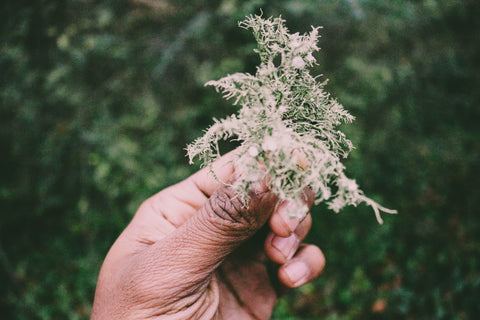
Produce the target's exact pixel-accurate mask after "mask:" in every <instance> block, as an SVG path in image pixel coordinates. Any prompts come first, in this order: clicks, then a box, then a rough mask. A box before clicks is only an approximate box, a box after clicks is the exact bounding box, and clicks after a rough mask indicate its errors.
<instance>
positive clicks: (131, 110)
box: [0, 0, 480, 319]
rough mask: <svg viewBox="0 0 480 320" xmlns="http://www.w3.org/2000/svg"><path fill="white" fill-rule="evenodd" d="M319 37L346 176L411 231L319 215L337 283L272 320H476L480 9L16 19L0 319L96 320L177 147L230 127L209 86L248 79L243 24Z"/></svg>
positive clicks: (212, 8) (459, 1)
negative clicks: (216, 124) (347, 120)
mask: <svg viewBox="0 0 480 320" xmlns="http://www.w3.org/2000/svg"><path fill="white" fill-rule="evenodd" d="M259 8H262V9H263V12H264V14H265V16H272V15H273V16H277V15H280V14H281V15H282V16H283V17H284V18H285V19H286V20H287V25H288V27H289V28H290V30H291V31H292V32H306V31H309V30H310V26H311V25H314V26H318V25H322V26H324V28H323V29H322V38H321V39H320V46H321V47H322V50H321V51H320V52H319V53H318V54H317V56H316V57H317V60H318V62H319V64H318V66H317V67H316V68H315V70H313V72H314V73H316V74H320V73H321V74H323V75H324V76H323V79H327V78H328V79H330V81H329V83H328V85H327V87H326V88H327V90H328V91H329V92H331V93H332V95H333V96H335V97H336V98H338V100H339V101H340V102H341V103H342V104H343V105H344V106H345V108H347V109H348V110H349V111H350V112H351V113H352V114H353V115H355V116H356V117H357V120H356V121H355V122H354V123H353V124H352V125H348V126H345V128H344V130H345V132H346V133H347V134H348V136H349V137H350V138H351V139H352V141H353V142H354V144H355V145H356V147H357V149H356V150H354V151H353V152H352V153H351V155H350V157H349V158H348V160H347V161H346V166H347V168H348V170H347V171H348V175H349V176H351V177H353V178H355V179H356V180H357V181H358V183H359V185H360V186H361V187H362V189H363V190H364V191H365V192H366V194H367V195H369V196H371V197H373V198H374V199H375V200H377V201H378V202H380V203H382V204H384V205H385V206H387V207H391V208H396V209H398V211H399V212H400V213H399V215H395V216H388V215H384V219H385V224H384V225H383V226H380V225H378V224H377V222H376V220H375V217H374V215H373V213H372V212H371V210H370V208H368V207H365V206H360V207H358V208H348V209H347V210H344V211H342V212H341V213H340V214H334V213H332V212H330V211H327V210H326V208H325V207H324V206H322V205H319V206H317V207H316V208H315V209H314V210H313V212H312V214H313V220H314V226H313V230H312V233H311V235H310V238H309V241H310V242H314V243H316V244H318V245H319V246H320V247H321V248H322V249H323V251H324V253H325V256H326V259H327V266H326V269H325V272H324V274H323V276H322V277H321V278H320V279H318V280H317V281H315V282H314V283H312V284H309V285H307V286H305V287H303V288H301V289H299V290H295V291H293V292H291V293H290V294H289V295H288V296H286V297H285V298H283V299H282V300H281V301H280V303H279V305H278V307H277V308H276V310H275V316H274V319H473V318H475V317H476V316H478V314H480V217H479V215H478V210H479V208H480V203H479V202H480V172H479V171H480V170H479V164H480V160H479V156H480V144H479V141H478V140H479V138H480V132H479V131H480V125H479V122H480V121H479V120H480V117H479V115H480V105H479V102H480V90H479V89H480V19H479V18H478V17H479V16H480V2H479V1H477V0H437V1H436V0H423V1H421V0H419V1H413V0H412V1H407V0H397V1H387V0H343V1H340V0H339V1H326V0H324V1H298V0H290V1H288V0H275V1H273V0H272V1H270V0H250V1H235V0H223V1H220V0H217V1H192V0H189V1H173V0H171V1H168V0H164V1H147V0H145V1H141V0H137V1H124V0H115V1H113V0H112V1H92V0H64V1H60V0H56V1H53V0H29V1H26V0H4V1H2V4H1V5H0V170H1V171H0V314H1V318H2V319H88V318H89V314H90V310H91V303H92V300H93V294H94V288H95V283H96V277H97V274H98V271H99V268H100V265H101V262H102V260H103V258H104V256H105V254H106V252H107V250H108V248H109V247H110V245H111V244H112V243H113V241H114V240H115V238H116V237H117V236H118V234H119V233H120V232H121V230H122V229H123V228H124V227H125V226H126V224H127V223H128V221H129V220H130V219H131V217H132V216H133V214H134V213H135V210H136V208H137V207H138V206H139V204H140V203H141V202H142V201H143V200H144V199H146V198H147V197H148V196H150V195H152V194H153V193H155V192H157V191H159V190H161V189H162V188H164V187H166V186H168V185H170V184H172V183H175V182H177V181H180V180H181V179H183V178H185V177H187V176H188V175H189V174H191V173H192V172H194V171H195V170H196V169H197V167H195V166H189V165H188V163H187V159H186V157H185V151H184V147H185V146H186V144H187V143H189V142H191V141H192V140H193V139H194V138H196V137H198V136H200V135H201V134H202V130H203V129H205V128H206V127H207V126H208V125H209V124H211V123H212V117H217V118H220V117H223V116H225V115H227V114H231V113H233V112H234V111H235V108H234V107H232V106H230V105H229V104H228V103H227V102H225V101H223V100H222V98H221V96H220V95H219V94H217V93H215V92H214V90H212V89H211V88H204V87H203V84H204V83H205V82H206V81H207V80H210V79H218V78H219V77H221V76H224V75H226V74H227V73H234V72H254V71H255V66H256V64H257V63H258V58H257V57H256V56H255V54H254V53H253V51H252V50H253V48H254V47H255V43H254V41H253V37H252V36H251V34H250V33H249V32H248V31H245V30H242V29H240V28H238V27H237V26H236V25H237V22H238V21H239V20H241V19H242V18H243V17H244V16H245V15H248V14H251V13H258V12H259Z"/></svg>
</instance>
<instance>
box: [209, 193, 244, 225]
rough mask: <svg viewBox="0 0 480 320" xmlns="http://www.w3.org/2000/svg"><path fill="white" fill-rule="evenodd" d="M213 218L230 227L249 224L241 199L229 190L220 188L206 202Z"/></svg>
mask: <svg viewBox="0 0 480 320" xmlns="http://www.w3.org/2000/svg"><path fill="white" fill-rule="evenodd" d="M208 203H209V206H210V209H211V212H212V213H213V214H214V217H216V218H219V219H220V220H221V221H223V222H227V223H229V224H232V225H237V226H242V225H249V224H251V218H250V217H249V214H248V210H247V208H246V207H245V205H244V204H243V203H242V201H241V199H240V198H239V197H238V196H237V195H236V194H235V193H234V192H233V190H231V189H230V188H228V187H226V188H222V189H221V190H218V192H215V193H214V194H213V195H212V197H211V198H210V199H209V201H208Z"/></svg>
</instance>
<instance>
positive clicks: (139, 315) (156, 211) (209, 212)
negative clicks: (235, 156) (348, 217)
mask: <svg viewBox="0 0 480 320" xmlns="http://www.w3.org/2000/svg"><path fill="white" fill-rule="evenodd" d="M231 157H232V154H227V155H225V156H223V157H222V158H220V159H219V160H218V161H217V162H216V163H215V164H214V171H215V173H216V174H217V176H218V178H219V179H220V180H221V181H233V180H234V176H235V174H236V173H235V170H234V167H233V165H232V162H231V161H230V160H231ZM249 193H250V200H249V204H248V206H247V207H248V209H247V208H246V207H245V206H243V205H242V202H241V201H240V199H239V198H238V197H235V193H234V191H233V190H232V188H230V187H228V186H225V185H223V184H222V183H221V182H219V181H218V180H216V179H215V178H214V177H213V176H212V175H211V173H210V172H209V169H208V168H206V169H203V170H201V171H199V172H197V173H196V174H194V175H192V176H191V177H189V178H188V179H186V180H184V181H182V182H180V183H178V184H176V185H174V186H171V187H169V188H167V189H165V190H163V191H161V192H159V193H158V194H156V195H154V196H153V197H151V198H150V199H148V200H146V201H145V202H144V203H143V204H142V206H141V207H140V208H139V210H138V212H137V213H136V215H135V217H134V218H133V220H132V221H131V223H130V224H129V225H128V227H127V228H126V229H125V230H124V232H123V233H122V234H121V235H120V237H119V238H118V239H117V241H116V242H115V244H114V245H113V246H112V248H111V249H110V252H109V253H108V255H107V257H106V259H105V261H104V264H103V266H102V270H101V272H100V276H99V279H98V283H97V290H96V293H95V301H94V305H93V312H92V320H100V319H101V320H107V319H116V320H118V319H169V320H170V319H172V320H173V319H175V320H177V319H178V320H186V319H208V320H210V319H228V320H244V319H245V320H247V319H248V320H254V319H255V320H258V319H261V320H263V319H269V318H270V316H271V313H272V310H273V307H274V305H275V303H276V300H277V297H278V295H279V293H280V292H281V291H283V289H285V288H286V287H289V288H294V287H298V286H301V285H303V284H305V283H307V282H310V281H312V280H313V279H315V278H316V277H317V276H318V275H319V274H320V273H321V271H322V269H323V267H324V263H325V260H324V257H323V254H322V252H321V251H320V249H318V248H317V247H316V246H313V245H300V242H301V241H302V240H303V239H304V237H305V236H306V234H307V232H308V230H309V229H310V225H311V218H310V215H307V217H306V218H305V219H304V220H303V221H295V220H289V219H288V218H287V219H286V218H284V216H285V214H284V212H285V211H286V209H287V206H289V203H287V202H281V201H279V199H278V198H277V197H276V196H275V195H273V194H272V193H271V192H270V191H269V190H268V188H267V187H266V185H265V183H261V182H259V183H258V184H256V185H255V186H254V187H252V189H251V190H250V191H249ZM307 198H308V199H305V201H306V203H307V204H308V205H311V204H312V201H313V200H312V198H313V196H311V197H307ZM289 210H291V208H289ZM267 222H268V224H267Z"/></svg>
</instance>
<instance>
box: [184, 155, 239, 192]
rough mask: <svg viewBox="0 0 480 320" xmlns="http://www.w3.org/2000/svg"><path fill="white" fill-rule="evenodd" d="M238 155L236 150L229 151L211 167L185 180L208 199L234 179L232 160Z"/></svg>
mask: <svg viewBox="0 0 480 320" xmlns="http://www.w3.org/2000/svg"><path fill="white" fill-rule="evenodd" d="M237 154H238V151H237V150H233V151H230V152H228V153H226V154H225V155H223V156H221V157H220V158H218V159H217V160H216V161H214V162H213V163H212V165H211V166H208V167H205V168H203V169H201V170H200V171H198V172H196V173H195V174H193V175H191V176H190V177H189V178H187V181H189V182H192V183H193V184H194V185H195V186H196V187H197V188H198V190H200V191H201V192H202V193H203V194H204V195H205V196H207V197H210V196H211V195H212V193H213V192H214V191H215V190H216V189H218V188H219V187H220V186H222V185H223V184H225V183H227V182H231V180H232V179H233V178H234V173H235V166H234V163H233V159H234V158H235V156H236V155H237Z"/></svg>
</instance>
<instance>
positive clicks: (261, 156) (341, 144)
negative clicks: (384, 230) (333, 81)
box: [187, 15, 395, 223]
mask: <svg viewBox="0 0 480 320" xmlns="http://www.w3.org/2000/svg"><path fill="white" fill-rule="evenodd" d="M239 26H240V27H242V28H245V29H251V30H252V31H253V34H254V36H255V38H256V40H257V42H258V48H257V49H256V50H255V52H256V53H258V55H259V56H260V65H259V66H258V67H257V72H256V74H255V75H251V74H245V73H236V74H233V75H228V76H226V77H224V78H222V79H220V80H217V81H209V82H207V83H206V85H207V86H213V87H215V88H216V90H217V91H219V92H222V93H223V95H224V97H225V98H226V99H232V100H233V103H234V104H235V105H239V106H240V107H241V109H240V110H239V113H238V115H231V116H230V117H227V118H226V119H223V120H220V121H219V120H216V119H215V122H214V124H213V125H212V126H211V127H210V128H209V129H208V130H207V131H206V133H205V135H204V136H203V137H200V138H198V139H197V140H195V141H194V142H193V143H192V144H190V145H188V147H187V152H188V156H189V158H190V162H191V163H192V162H193V159H194V158H195V157H199V158H200V160H201V161H202V164H203V165H209V164H211V163H212V161H214V160H215V159H216V158H218V157H219V156H220V151H219V149H218V141H219V140H221V139H227V140H228V139H232V138H234V139H235V140H236V141H239V142H240V143H241V144H240V147H239V148H238V153H237V157H236V158H235V159H234V163H235V167H236V169H237V170H238V171H240V172H242V174H241V176H240V177H239V178H238V179H237V180H236V181H235V183H234V185H233V187H234V188H235V189H236V190H237V192H238V194H239V195H240V197H242V199H243V200H247V198H248V189H249V187H250V185H251V184H252V183H255V182H257V181H259V180H261V179H265V181H268V183H269V187H270V188H271V190H272V191H273V192H274V193H275V194H277V195H278V196H279V197H280V198H281V199H283V200H290V201H293V202H294V203H295V204H296V207H297V208H303V207H304V204H303V201H302V198H303V196H304V192H305V189H306V188H310V189H311V190H313V191H314V192H315V194H316V202H317V203H318V202H321V201H326V202H327V204H328V207H329V208H330V209H332V210H333V211H335V212H338V211H339V210H340V209H342V208H343V207H345V206H347V205H354V206H356V205H358V204H359V203H362V202H363V203H366V204H367V205H369V206H371V207H372V208H373V210H374V212H375V215H376V217H377V220H378V221H379V223H382V219H381V217H380V211H384V212H388V213H395V211H394V210H390V209H386V208H384V207H382V206H380V205H379V204H377V203H376V202H374V201H373V200H371V199H369V198H367V197H366V196H365V195H364V194H363V192H362V191H361V190H360V189H359V188H358V186H357V184H356V182H355V180H352V179H349V178H347V177H346V176H345V174H344V169H345V167H344V165H343V164H342V163H341V159H342V158H346V157H347V155H348V154H349V152H350V151H351V150H352V148H353V145H352V143H351V142H350V140H348V139H347V138H346V136H345V134H344V133H343V132H341V131H340V130H339V129H337V127H338V126H339V125H340V124H342V123H350V122H352V120H353V119H354V117H353V116H351V115H350V114H349V113H348V112H347V111H346V110H345V109H344V108H343V106H342V105H340V104H339V103H338V102H337V101H336V100H335V99H333V98H332V97H331V96H330V95H329V94H328V93H326V92H325V91H324V84H325V82H318V81H317V79H316V77H313V76H312V75H310V73H309V71H308V68H307V67H312V66H313V65H314V64H315V62H316V60H315V58H314V56H313V53H314V52H316V51H318V50H319V48H318V46H317V42H318V38H319V33H318V31H319V29H320V28H318V27H317V28H315V27H312V30H311V31H310V32H309V33H307V34H304V35H300V34H299V33H295V34H290V33H289V32H288V29H287V28H286V26H285V21H284V20H283V19H282V18H280V17H278V18H269V19H264V18H262V17H261V16H253V15H252V16H249V17H247V18H246V19H245V20H244V21H242V22H240V23H239ZM305 214H306V210H292V212H290V215H291V217H292V218H302V217H303V216H304V215H305Z"/></svg>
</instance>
